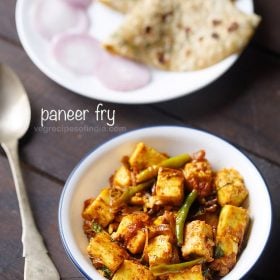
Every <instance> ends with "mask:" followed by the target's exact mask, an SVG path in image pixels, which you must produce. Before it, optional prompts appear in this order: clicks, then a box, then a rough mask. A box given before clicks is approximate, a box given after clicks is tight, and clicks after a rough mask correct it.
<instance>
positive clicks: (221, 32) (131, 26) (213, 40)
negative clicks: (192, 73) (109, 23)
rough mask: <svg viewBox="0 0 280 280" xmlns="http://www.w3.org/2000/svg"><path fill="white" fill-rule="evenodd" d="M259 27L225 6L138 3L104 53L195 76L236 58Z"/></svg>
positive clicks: (167, 0)
mask: <svg viewBox="0 0 280 280" xmlns="http://www.w3.org/2000/svg"><path fill="white" fill-rule="evenodd" d="M128 1H129V0H127V1H124V2H128ZM118 2H119V1H118ZM259 22H260V17H259V16H257V15H255V14H246V13H244V12H242V11H240V10H239V9H238V8H237V7H236V6H235V4H234V3H233V2H232V1H230V0H142V1H140V2H139V3H138V4H137V5H136V6H135V7H134V8H133V9H132V10H131V11H130V12H129V13H128V14H127V16H126V18H125V20H124V22H123V24H122V25H121V26H120V28H119V29H118V30H117V31H116V32H115V33H114V34H113V35H112V36H111V37H110V38H109V39H108V40H107V41H105V42H104V47H105V48H106V49H107V50H108V51H110V52H112V53H115V54H118V55H121V56H125V57H128V58H130V59H134V60H137V61H140V62H143V63H145V64H148V65H151V66H154V67H156V68H160V69H163V70H170V71H187V70H197V69H202V68H205V67H208V66H211V65H213V64H215V63H217V62H219V61H221V60H223V59H224V58H226V57H227V56H229V55H231V54H233V53H238V52H240V51H241V50H242V49H243V48H244V47H245V46H246V45H247V44H248V42H249V40H250V38H251V37H252V35H253V33H254V31H255V28H256V27H257V25H258V24H259Z"/></svg>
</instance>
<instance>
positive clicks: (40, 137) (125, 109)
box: [0, 0, 280, 280]
mask: <svg viewBox="0 0 280 280" xmlns="http://www.w3.org/2000/svg"><path fill="white" fill-rule="evenodd" d="M15 3H16V1H15V0H1V1H0V62H1V63H7V64H8V65H10V66H11V67H12V68H13V69H14V70H15V71H16V72H17V73H18V75H19V76H20V78H21V80H22V81H23V83H24V86H25V87H26V89H27V91H28V94H29V97H30V101H31V106H32V124H31V126H30V129H29V131H28V133H27V135H26V136H25V137H24V138H23V139H22V141H21V143H20V144H21V145H20V154H21V161H22V167H23V173H24V177H25V182H26V186H27V189H28V194H29V197H30V202H31V205H32V208H33V210H34V216H35V220H36V223H37V225H38V227H39V229H40V231H41V232H42V234H43V236H44V240H45V243H46V245H47V247H48V250H49V253H50V255H51V257H52V258H53V260H54V262H55V264H56V266H57V268H58V270H59V272H60V275H61V278H62V279H78V278H82V276H81V275H80V274H79V272H77V271H76V269H75V268H74V267H73V265H72V264H71V262H70V261H69V260H68V258H67V256H66V254H65V252H64V249H63V247H62V244H61V241H60V238H59V233H58V226H57V208H58V201H59V196H60V193H61V191H62V188H63V185H64V182H65V180H66V178H67V177H68V175H69V173H70V172H71V170H72V169H73V167H74V166H75V165H76V164H77V162H78V161H79V160H80V158H81V157H82V156H83V155H84V154H85V153H86V152H88V151H89V150H91V149H93V148H94V147H96V146H98V145H100V144H101V143H104V142H105V141H106V140H109V139H111V138H113V137H115V136H116V135H118V134H121V133H123V131H119V132H98V133H92V132H91V133H90V132H88V133H85V132H84V133H81V132H75V133H74V132H68V133H55V132H49V133H42V132H38V131H36V130H35V128H36V127H38V126H39V125H40V110H41V108H46V109H91V108H95V107H96V106H97V104H98V103H99V101H97V100H90V99H87V98H84V97H81V96H78V95H76V94H73V93H71V92H69V91H68V90H66V89H64V88H62V87H60V86H58V85H57V84H55V83H54V82H52V81H51V80H50V79H48V78H47V77H46V76H44V75H43V74H42V73H41V72H40V71H39V70H38V69H37V68H36V66H34V65H33V63H32V62H31V61H30V59H29V58H28V57H27V55H26V53H25V52H24V50H23V48H22V47H21V45H20V42H19V39H18V37H17V33H16V27H15V23H14V9H15ZM256 8H257V10H258V11H259V13H260V14H262V15H263V17H264V20H263V25H262V26H261V28H260V30H259V32H258V34H257V36H256V38H255V39H254V41H253V43H252V44H251V45H250V46H249V47H248V48H247V50H246V51H245V52H244V53H243V54H242V56H241V57H240V59H239V60H238V62H237V63H236V64H235V65H234V66H233V67H232V68H231V69H230V70H229V71H228V72H227V73H226V74H225V75H223V76H222V77H221V78H220V79H219V80H217V81H216V82H214V83H213V84H211V85H210V86H208V87H207V88H204V89H202V90H200V91H198V92H196V93H195V94H192V95H189V96H186V97H183V98H180V99H176V100H173V101H169V102H164V103H159V104H152V105H141V106H132V105H130V106H128V105H117V104H110V103H105V102H103V104H104V107H106V108H107V109H111V110H113V109H115V110H116V126H117V127H119V128H120V130H125V131H129V130H132V129H136V128H140V127H146V126H150V125H163V124H164V125H165V124H175V125H176V124H177V125H186V126H190V127H194V128H201V129H204V130H207V131H210V132H212V133H214V134H216V135H218V136H221V137H223V138H225V139H227V140H228V141H230V142H231V143H233V144H235V145H237V146H238V147H239V148H240V149H241V150H242V151H243V152H245V153H246V154H247V155H248V156H249V157H250V158H251V160H252V161H253V162H254V163H255V164H256V166H257V167H258V168H259V170H260V171H261V173H262V174H263V176H264V178H265V180H266V182H267V185H268V188H269V190H270V192H271V197H272V203H273V209H274V217H273V221H274V222H273V228H272V234H271V238H270V241H269V243H268V245H267V248H266V250H265V252H264V254H263V255H262V257H261V259H260V261H259V262H258V263H257V265H256V266H255V268H254V269H253V270H252V271H251V272H250V273H249V274H248V276H247V277H246V279H255V280H258V279H268V280H269V279H271V280H272V279H278V278H279V275H280V266H279V265H278V260H279V259H280V246H279V245H280V244H279V243H280V239H279V235H280V213H279V208H280V190H279V175H280V148H279V143H280V112H279V111H280V46H279V36H278V35H279V18H280V12H279V5H278V4H276V1H272V0H271V1H261V0H259V1H256ZM277 23H278V24H277ZM47 124H48V123H47ZM48 125H51V124H48ZM60 125H64V126H65V125H66V126H68V127H69V126H70V127H75V126H77V127H81V126H83V125H86V126H92V127H97V126H102V125H104V124H102V123H100V122H98V123H97V122H96V120H95V119H94V118H88V119H87V120H86V121H85V122H84V123H82V122H71V123H68V124H67V123H66V124H65V123H64V122H63V123H56V124H55V126H56V127H59V126H60ZM0 191H1V195H0V217H1V224H0V256H1V257H0V279H8V280H14V279H23V264H24V260H23V258H22V257H21V255H22V245H21V241H20V236H21V224H20V217H19V210H18V205H17V200H16V195H15V191H14V185H13V181H12V178H11V173H10V169H9V166H8V163H7V159H6V157H5V155H4V153H3V151H2V150H0ZM260 207H261V205H260Z"/></svg>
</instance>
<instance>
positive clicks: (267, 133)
mask: <svg viewBox="0 0 280 280" xmlns="http://www.w3.org/2000/svg"><path fill="white" fill-rule="evenodd" d="M279 106H280V59H277V58H275V57H274V56H272V55H269V54H265V53H263V52H260V51H257V50H254V49H252V48H249V49H248V50H247V51H246V52H245V53H244V54H243V55H242V56H241V57H240V59H239V61H238V62H237V63H236V64H235V65H234V67H233V68H232V69H231V70H229V71H228V72H227V73H226V74H225V75H224V76H223V77H221V78H220V79H219V80H217V81H216V82H214V83H213V84H211V85H210V86H208V87H206V88H204V89H202V90H200V91H198V92H196V93H193V94H192V95H189V96H186V97H184V98H180V99H176V100H173V101H170V102H165V103H161V104H159V105H155V108H157V109H159V110H160V111H161V112H164V113H166V114H172V115H173V116H174V117H176V118H177V119H178V120H181V121H183V122H185V123H186V124H189V125H192V126H197V127H200V128H203V129H205V130H209V131H211V132H213V133H215V134H217V135H219V136H221V137H224V138H226V139H227V140H230V141H231V142H233V143H234V144H237V145H239V146H242V147H243V148H245V149H247V150H248V151H251V152H252V153H255V154H257V155H259V156H263V157H264V158H267V159H269V160H271V161H274V162H276V163H278V164H279V163H280V149H279V146H278V143H279V142H280V133H279V131H280V114H279Z"/></svg>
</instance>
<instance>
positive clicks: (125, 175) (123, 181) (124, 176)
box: [113, 165, 132, 187]
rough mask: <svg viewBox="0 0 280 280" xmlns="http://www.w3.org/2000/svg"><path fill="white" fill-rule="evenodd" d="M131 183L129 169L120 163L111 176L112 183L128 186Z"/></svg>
mask: <svg viewBox="0 0 280 280" xmlns="http://www.w3.org/2000/svg"><path fill="white" fill-rule="evenodd" d="M131 184H132V182H131V175H130V170H129V169H128V168H127V167H126V166H124V165H122V166H121V167H120V168H119V169H117V171H116V172H115V174H114V176H113V185H114V186H116V185H117V186H120V187H128V186H131Z"/></svg>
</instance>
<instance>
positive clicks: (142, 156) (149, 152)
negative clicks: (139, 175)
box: [129, 142, 167, 171]
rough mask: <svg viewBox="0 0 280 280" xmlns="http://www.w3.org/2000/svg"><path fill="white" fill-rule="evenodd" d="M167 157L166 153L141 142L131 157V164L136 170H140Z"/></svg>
mask: <svg viewBox="0 0 280 280" xmlns="http://www.w3.org/2000/svg"><path fill="white" fill-rule="evenodd" d="M165 159H167V156H166V155H164V154H162V153H160V152H158V151H157V150H155V149H154V148H151V147H149V146H147V145H145V144H144V143H143V142H140V143H138V144H137V146H136V148H135V150H134V151H133V153H132V155H131V156H130V157H129V164H130V165H131V167H132V168H133V169H134V170H137V171H140V170H143V169H145V168H147V167H149V166H152V165H156V164H159V163H160V162H162V161H163V160H165Z"/></svg>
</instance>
